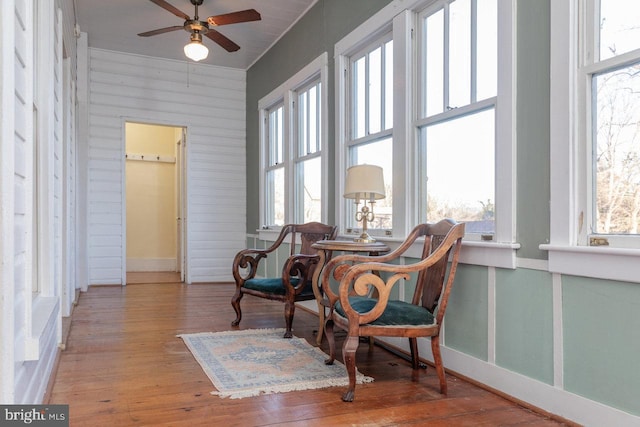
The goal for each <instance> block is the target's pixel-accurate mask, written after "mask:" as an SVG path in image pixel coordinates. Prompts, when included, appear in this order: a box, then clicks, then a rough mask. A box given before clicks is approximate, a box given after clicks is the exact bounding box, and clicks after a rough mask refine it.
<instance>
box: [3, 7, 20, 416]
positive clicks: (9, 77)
mask: <svg viewBox="0 0 640 427" xmlns="http://www.w3.org/2000/svg"><path fill="white" fill-rule="evenodd" d="M0 25H1V26H2V31H0V64H2V66H1V67H0V111H2V114H0V234H1V235H2V239H0V262H1V263H2V264H1V265H2V266H1V267H0V316H2V320H1V321H0V342H1V343H2V345H0V378H2V381H0V402H4V403H12V402H13V401H14V399H15V391H14V387H15V375H14V374H15V366H16V358H15V353H16V351H15V347H14V345H13V344H12V343H14V342H15V338H16V336H15V335H16V334H15V321H16V316H15V307H14V303H15V286H14V283H15V280H14V277H15V271H14V251H15V245H14V243H15V240H14V239H15V230H14V222H13V220H14V215H15V214H14V207H15V204H14V203H15V194H14V192H15V191H14V173H15V169H14V166H15V165H14V161H15V66H14V63H15V1H13V0H8V1H2V2H0Z"/></svg>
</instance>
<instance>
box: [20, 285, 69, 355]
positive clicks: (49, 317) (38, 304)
mask: <svg viewBox="0 0 640 427" xmlns="http://www.w3.org/2000/svg"><path fill="white" fill-rule="evenodd" d="M32 308H33V320H32V326H31V328H32V329H31V334H30V335H29V336H28V337H26V339H25V354H24V358H25V360H38V359H39V358H40V351H41V350H42V349H44V348H45V346H44V343H45V341H46V340H47V339H49V338H50V337H48V336H46V335H45V331H46V329H47V326H48V325H49V324H54V325H55V324H56V323H57V322H56V320H57V319H58V318H59V316H58V318H54V314H59V313H60V310H59V309H58V308H59V304H58V298H57V297H43V296H38V297H36V298H35V299H34V300H33V304H32Z"/></svg>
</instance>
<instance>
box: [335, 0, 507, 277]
mask: <svg viewBox="0 0 640 427" xmlns="http://www.w3.org/2000/svg"><path fill="white" fill-rule="evenodd" d="M431 3H433V1H431V0H420V1H416V0H395V1H393V2H391V3H389V4H388V5H387V6H385V7H384V8H383V9H382V10H380V11H379V12H378V13H376V14H375V15H373V16H372V17H371V18H370V19H368V20H367V21H366V22H364V23H363V24H362V25H360V26H359V27H357V28H356V29H355V30H353V31H352V32H351V33H350V34H348V35H347V36H345V37H344V38H343V39H342V40H340V41H339V42H338V43H336V45H335V49H334V57H335V63H336V65H335V100H336V107H335V108H336V110H335V114H336V116H335V123H336V134H335V141H336V145H335V150H336V206H335V209H336V212H335V216H336V221H337V223H338V224H342V225H344V224H346V218H345V212H346V208H345V203H346V202H345V200H344V199H343V198H342V197H341V195H342V193H343V192H344V173H343V171H345V170H346V164H347V163H346V162H347V152H346V141H348V138H349V133H348V132H349V129H348V120H347V114H345V112H346V109H347V108H348V105H349V102H348V91H347V76H346V75H345V71H344V70H345V69H347V68H348V67H347V66H348V64H349V55H350V54H352V53H353V52H356V51H358V50H359V49H360V48H361V47H362V46H364V45H366V44H367V43H369V42H370V41H371V40H373V39H375V38H376V37H379V36H381V35H382V34H383V33H384V32H385V31H389V26H390V25H393V27H392V30H393V37H394V80H395V82H394V88H395V89H394V93H395V94H396V96H395V97H394V110H395V111H394V126H393V140H394V148H393V150H394V151H393V155H394V161H393V162H394V173H393V192H394V194H403V195H404V196H405V197H396V198H395V204H394V206H393V212H394V215H393V226H394V230H393V233H394V236H393V237H392V238H386V237H380V238H378V240H380V241H385V242H390V243H391V244H393V242H398V241H401V240H402V239H403V238H404V236H405V235H406V234H407V233H408V232H409V231H410V229H411V228H412V224H415V223H416V222H417V214H416V212H417V203H418V195H417V188H416V184H415V179H412V177H413V176H415V170H416V169H415V168H416V167H417V165H416V164H415V162H414V160H415V158H416V150H417V144H415V143H414V141H415V139H416V137H417V136H416V131H415V129H414V128H413V114H414V113H413V111H414V109H415V108H416V106H415V100H414V99H412V97H411V94H412V92H413V91H411V90H409V89H408V88H410V87H411V86H412V85H414V86H415V84H416V75H415V73H416V71H415V64H412V61H413V59H412V52H413V49H414V47H413V44H414V43H415V37H413V38H412V37H411V33H412V32H413V33H415V22H416V13H417V12H419V11H420V10H422V9H423V8H424V7H426V6H428V5H430V4H431ZM515 13H516V6H515V0H507V1H499V2H498V40H499V41H500V43H499V46H498V62H499V66H498V85H499V89H498V97H497V100H496V105H497V106H498V108H497V109H496V122H497V123H501V125H500V126H496V165H500V167H498V168H497V169H496V218H497V219H498V221H497V222H496V240H495V241H492V242H478V241H468V240H465V241H463V250H462V253H461V262H464V263H467V264H477V265H486V266H493V267H501V268H510V269H515V268H516V249H518V248H519V247H520V245H519V244H518V243H516V242H515V236H516V224H515V218H516V216H515V211H516V196H515V188H516V185H515V181H516V169H515V167H516V162H515V158H516V150H515V140H516V127H515V125H516V121H515V115H516V113H515V96H516V93H515V73H516V65H515V64H516V55H515V44H516V42H515V35H516V31H515V26H516V20H515ZM401 88H404V90H401Z"/></svg>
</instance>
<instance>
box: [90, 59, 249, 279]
mask: <svg viewBox="0 0 640 427" xmlns="http://www.w3.org/2000/svg"><path fill="white" fill-rule="evenodd" d="M89 70H90V71H89V83H88V85H89V88H88V99H89V127H88V139H89V141H88V147H89V148H88V159H87V161H88V181H87V182H88V184H87V185H88V187H87V193H88V197H87V213H88V215H87V222H88V237H87V240H88V244H89V248H88V254H89V284H120V283H122V282H123V265H124V264H123V263H124V259H125V258H124V256H125V253H124V251H123V247H124V246H126V245H125V238H124V232H125V231H124V230H125V227H124V222H125V219H124V218H125V207H124V198H123V191H124V181H123V175H124V174H123V170H124V169H123V168H124V165H125V161H124V155H125V152H124V147H125V146H124V124H125V122H126V121H127V120H128V121H136V122H143V123H155V124H165V125H175V126H184V127H186V128H187V146H186V186H187V191H186V198H187V212H186V227H187V234H186V236H187V245H186V246H187V248H186V249H187V269H186V280H187V282H202V281H228V280H230V279H231V275H230V271H231V267H230V266H231V262H232V258H233V256H234V255H235V253H236V252H237V251H238V250H240V249H242V248H243V247H244V245H245V243H244V242H245V223H246V218H245V217H246V213H245V192H246V189H245V77H246V73H245V72H244V71H241V70H233V69H226V68H220V67H212V66H207V65H200V64H194V63H189V62H186V61H184V62H183V61H172V60H163V59H158V58H150V57H144V56H138V55H130V54H123V53H118V52H112V51H105V50H99V49H93V48H91V49H89Z"/></svg>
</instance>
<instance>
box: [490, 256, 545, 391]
mask: <svg viewBox="0 0 640 427" xmlns="http://www.w3.org/2000/svg"><path fill="white" fill-rule="evenodd" d="M551 279H552V276H551V274H549V273H547V272H545V271H537V270H527V269H523V268H519V269H517V270H502V269H499V270H496V347H495V348H496V365H498V366H501V367H503V368H506V369H509V370H511V371H514V372H518V373H520V374H523V375H526V376H528V377H531V378H535V379H537V380H540V381H543V382H545V383H547V384H553V285H552V281H551Z"/></svg>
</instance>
